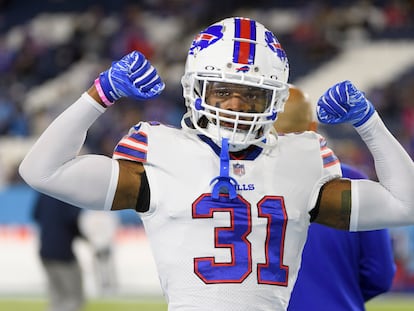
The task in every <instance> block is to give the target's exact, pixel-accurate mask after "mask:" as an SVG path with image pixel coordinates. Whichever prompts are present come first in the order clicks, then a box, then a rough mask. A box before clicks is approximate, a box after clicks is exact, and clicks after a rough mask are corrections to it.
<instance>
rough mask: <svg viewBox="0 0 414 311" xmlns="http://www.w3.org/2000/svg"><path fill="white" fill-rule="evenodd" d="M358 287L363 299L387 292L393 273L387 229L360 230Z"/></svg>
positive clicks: (392, 259)
mask: <svg viewBox="0 0 414 311" xmlns="http://www.w3.org/2000/svg"><path fill="white" fill-rule="evenodd" d="M359 234H360V241H361V244H360V245H361V258H360V287H361V292H362V295H363V297H364V300H365V301H368V300H369V299H371V298H373V297H375V296H378V295H380V294H382V293H385V292H387V291H388V290H389V289H390V288H391V286H392V281H393V278H394V275H395V271H396V266H395V263H394V257H393V251H392V245H391V237H390V234H389V232H388V230H374V231H366V232H360V233H359Z"/></svg>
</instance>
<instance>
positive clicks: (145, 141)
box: [129, 132, 148, 145]
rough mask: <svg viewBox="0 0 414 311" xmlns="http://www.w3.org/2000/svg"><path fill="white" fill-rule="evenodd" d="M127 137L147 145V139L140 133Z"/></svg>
mask: <svg viewBox="0 0 414 311" xmlns="http://www.w3.org/2000/svg"><path fill="white" fill-rule="evenodd" d="M129 137H132V138H134V139H135V140H137V141H140V142H142V143H144V144H145V145H147V144H148V137H147V136H146V135H145V134H144V133H142V132H135V133H132V134H130V135H129Z"/></svg>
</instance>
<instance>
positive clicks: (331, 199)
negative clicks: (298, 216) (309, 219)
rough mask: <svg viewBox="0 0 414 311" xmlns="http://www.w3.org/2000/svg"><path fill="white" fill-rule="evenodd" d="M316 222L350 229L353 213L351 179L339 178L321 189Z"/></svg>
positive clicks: (314, 211) (315, 210) (316, 210)
mask: <svg viewBox="0 0 414 311" xmlns="http://www.w3.org/2000/svg"><path fill="white" fill-rule="evenodd" d="M312 213H314V215H316V218H315V220H314V221H315V222H317V223H319V224H322V225H326V226H330V227H333V228H337V229H346V230H347V229H349V223H350V215H351V181H350V180H349V179H343V178H337V179H334V180H331V181H329V182H327V183H326V184H325V185H324V186H323V187H322V188H321V190H320V193H319V197H318V201H317V204H316V207H315V209H314V210H313V211H312Z"/></svg>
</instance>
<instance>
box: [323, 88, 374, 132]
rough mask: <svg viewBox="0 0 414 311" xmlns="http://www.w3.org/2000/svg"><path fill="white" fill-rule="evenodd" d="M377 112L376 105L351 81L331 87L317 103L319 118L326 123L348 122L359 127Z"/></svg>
mask: <svg viewBox="0 0 414 311" xmlns="http://www.w3.org/2000/svg"><path fill="white" fill-rule="evenodd" d="M374 112H375V108H374V106H373V105H372V104H371V102H370V101H369V100H367V99H366V98H365V96H364V93H363V92H361V91H359V90H358V89H357V88H356V87H355V86H354V85H353V84H352V83H351V82H350V81H348V80H346V81H342V82H339V83H337V84H335V85H334V86H332V87H330V88H329V89H328V90H327V91H326V92H325V94H323V95H322V96H321V98H319V100H318V103H317V105H316V114H317V116H318V120H319V122H321V123H325V124H338V123H344V122H348V123H351V124H352V125H353V126H355V127H358V126H360V125H362V124H364V123H365V122H366V121H367V120H368V119H369V118H370V117H371V116H372V115H373V114H374Z"/></svg>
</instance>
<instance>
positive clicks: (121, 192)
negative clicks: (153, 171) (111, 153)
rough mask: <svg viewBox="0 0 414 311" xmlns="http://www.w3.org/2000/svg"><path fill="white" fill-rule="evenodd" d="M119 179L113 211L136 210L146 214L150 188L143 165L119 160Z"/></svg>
mask: <svg viewBox="0 0 414 311" xmlns="http://www.w3.org/2000/svg"><path fill="white" fill-rule="evenodd" d="M118 162H119V178H118V184H117V188H116V192H115V196H114V200H113V204H112V210H120V209H135V210H137V211H139V212H145V211H147V210H148V209H149V199H150V198H149V195H150V191H149V186H148V180H147V176H146V174H145V169H144V166H143V164H142V163H140V162H133V161H128V160H118Z"/></svg>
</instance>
